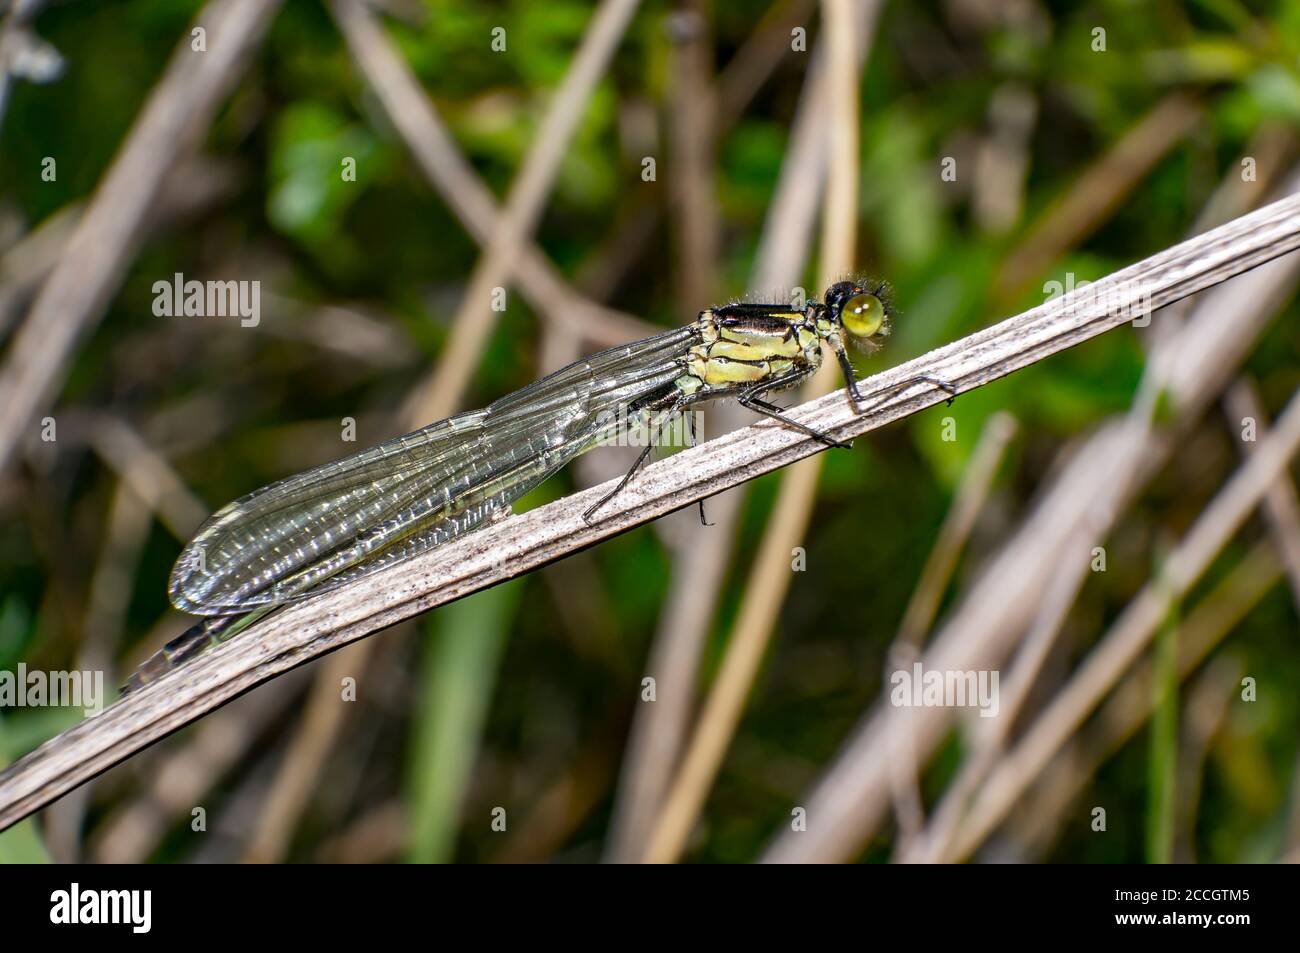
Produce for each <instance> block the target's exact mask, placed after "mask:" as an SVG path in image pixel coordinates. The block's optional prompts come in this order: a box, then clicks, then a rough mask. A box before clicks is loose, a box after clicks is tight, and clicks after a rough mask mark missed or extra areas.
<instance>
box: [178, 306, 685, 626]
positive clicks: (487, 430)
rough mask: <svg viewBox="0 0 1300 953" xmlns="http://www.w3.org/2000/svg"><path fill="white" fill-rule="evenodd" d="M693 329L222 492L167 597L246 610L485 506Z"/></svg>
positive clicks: (567, 454) (499, 501)
mask: <svg viewBox="0 0 1300 953" xmlns="http://www.w3.org/2000/svg"><path fill="white" fill-rule="evenodd" d="M698 338H699V330H698V328H697V327H695V326H689V327H686V328H681V329H678V330H675V331H667V332H664V333H663V334H658V335H655V336H654V337H650V338H646V339H645V340H642V341H636V342H634V343H632V344H627V345H624V346H621V347H617V348H611V349H610V350H608V351H602V352H600V353H599V354H594V355H592V356H591V357H589V358H586V359H584V360H581V361H577V362H575V363H573V364H570V365H569V366H568V367H565V368H563V369H561V370H559V371H556V372H555V373H554V374H551V375H549V376H547V377H544V378H542V379H541V380H539V381H537V382H535V383H533V384H530V385H529V386H527V387H525V388H523V389H521V390H518V391H515V392H514V393H513V394H509V395H507V396H505V397H503V398H501V399H500V400H498V401H496V402H495V403H493V404H491V405H489V406H488V407H487V408H485V409H483V410H476V411H472V412H469V413H464V414H458V415H456V416H454V417H448V418H447V419H446V420H440V421H438V422H437V423H433V424H430V425H429V426H427V427H424V428H422V429H420V430H417V431H415V432H413V433H409V434H406V435H404V436H401V437H397V438H395V439H393V440H390V441H388V442H386V443H383V444H380V445H379V446H377V447H372V448H370V449H368V450H363V451H361V452H359V453H356V454H353V455H352V456H350V457H345V458H343V459H342V460H337V461H335V462H333V463H327V464H324V465H322V466H319V467H315V468H313V469H311V470H307V471H305V472H303V473H300V474H297V475H296V476H292V477H289V478H287V479H285V480H281V481H279V482H277V483H273V484H271V485H270V486H266V487H263V488H262V489H260V490H257V491H256V492H254V493H251V494H249V495H248V496H245V497H243V498H242V499H239V500H236V501H235V502H233V503H230V504H228V505H227V506H225V507H223V508H222V509H220V510H219V511H217V512H216V513H215V514H213V516H212V517H211V518H210V519H209V520H208V521H207V522H206V523H205V524H204V525H203V526H202V527H201V528H200V530H199V533H198V535H197V536H196V537H195V538H194V540H193V541H191V542H190V544H189V545H188V546H186V547H185V550H184V551H183V552H182V553H181V555H180V558H179V559H178V560H177V561H176V566H175V568H174V569H173V570H172V576H171V582H170V585H169V588H168V591H169V594H170V597H171V601H172V604H173V605H175V606H176V607H177V608H178V609H181V610H183V611H185V612H190V613H193V614H195V615H220V614H225V613H233V612H244V611H247V610H249V609H252V608H254V607H257V606H266V605H276V604H278V603H282V602H287V601H290V600H292V599H297V598H301V597H303V596H306V595H315V594H316V593H318V592H323V591H326V590H328V589H333V588H337V587H338V586H340V585H343V584H345V583H348V582H351V581H353V580H354V579H357V578H360V577H361V576H365V575H369V574H370V573H372V572H377V571H378V570H380V569H383V568H384V567H386V566H390V565H393V564H394V563H396V562H400V561H401V560H404V559H409V558H410V557H411V556H414V555H416V554H417V553H420V552H424V551H425V550H428V549H430V548H432V547H434V546H437V545H439V544H441V543H443V542H446V541H447V540H449V539H453V538H455V537H456V536H460V535H462V534H464V533H466V532H469V531H470V530H472V529H474V528H476V527H478V526H480V525H482V524H483V523H484V522H485V521H488V520H490V519H492V517H493V514H494V513H496V512H499V511H501V510H502V509H503V508H505V507H508V506H509V505H510V503H512V502H513V501H514V500H517V499H519V498H520V497H521V496H523V495H524V494H525V493H527V492H528V491H529V490H531V489H532V488H533V487H535V486H537V485H538V484H539V483H541V482H542V481H543V480H545V479H546V478H547V477H548V476H550V475H551V474H553V473H554V472H555V471H556V470H558V469H559V468H560V467H562V466H564V465H565V464H566V463H567V462H569V461H570V460H571V459H573V458H574V457H575V456H577V455H578V454H580V453H583V452H585V451H586V450H588V449H589V448H590V447H592V446H593V445H595V444H596V443H597V442H598V441H599V440H600V438H601V437H602V436H603V435H604V433H605V432H607V431H608V430H609V428H610V427H611V426H613V425H615V422H616V419H617V415H618V412H619V411H620V409H621V408H624V407H628V406H630V405H634V404H635V403H636V402H637V401H639V400H643V399H645V398H646V397H648V396H650V395H653V394H655V393H656V392H658V391H661V390H663V389H664V388H666V387H669V386H670V385H671V384H672V381H673V380H674V379H675V378H676V377H677V375H678V374H680V373H681V368H682V358H683V357H685V356H686V353H687V351H688V350H689V348H690V346H691V345H692V344H693V343H695V341H696V340H698Z"/></svg>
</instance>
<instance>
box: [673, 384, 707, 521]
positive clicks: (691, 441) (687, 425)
mask: <svg viewBox="0 0 1300 953" xmlns="http://www.w3.org/2000/svg"><path fill="white" fill-rule="evenodd" d="M681 414H682V433H683V435H685V437H686V446H688V447H693V446H695V424H694V423H693V422H692V420H691V412H690V411H689V410H683V411H682V412H681ZM699 506H700V525H701V526H712V525H713V524H712V523H710V522H709V518H708V517H707V516H705V515H704V501H703V500H700V501H699Z"/></svg>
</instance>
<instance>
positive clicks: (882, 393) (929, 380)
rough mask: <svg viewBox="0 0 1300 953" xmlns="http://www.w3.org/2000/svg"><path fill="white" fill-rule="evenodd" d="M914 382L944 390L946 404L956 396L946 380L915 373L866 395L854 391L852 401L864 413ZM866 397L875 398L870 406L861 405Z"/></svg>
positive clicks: (896, 394) (955, 389)
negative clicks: (946, 397)
mask: <svg viewBox="0 0 1300 953" xmlns="http://www.w3.org/2000/svg"><path fill="white" fill-rule="evenodd" d="M914 384H930V385H931V386H933V387H937V388H939V389H940V390H941V391H944V392H945V393H946V394H948V399H947V400H946V401H945V402H944V403H946V404H951V403H952V402H953V400H955V399H956V397H957V388H956V387H955V386H954V385H953V384H951V383H949V382H948V381H945V380H943V379H942V378H938V377H934V376H932V375H930V374H917V375H916V376H915V377H909V378H907V380H903V381H899V382H898V383H897V384H891V385H890V386H888V387H885V388H882V389H880V390H878V391H873V392H872V393H871V394H869V395H867V397H863V396H862V395H861V394H856V393H855V394H854V395H853V402H854V403H855V404H857V405H858V413H866V412H867V411H871V410H875V409H876V408H878V407H880V406H881V405H882V404H885V403H887V402H888V401H889V400H890V398H893V397H897V396H898V395H899V394H901V393H902V392H903V391H905V390H907V389H908V388H909V387H911V386H912V385H914ZM855 389H856V388H855ZM868 398H876V400H875V402H874V403H873V404H872V405H871V406H870V407H863V406H862V404H863V403H864V402H865V401H866V400H867V399H868Z"/></svg>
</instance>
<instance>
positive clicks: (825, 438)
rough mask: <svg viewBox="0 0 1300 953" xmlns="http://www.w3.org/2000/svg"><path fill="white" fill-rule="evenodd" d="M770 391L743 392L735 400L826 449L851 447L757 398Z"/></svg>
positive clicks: (767, 388)
mask: <svg viewBox="0 0 1300 953" xmlns="http://www.w3.org/2000/svg"><path fill="white" fill-rule="evenodd" d="M770 389H771V388H769V387H764V388H763V389H761V390H755V391H745V392H744V393H742V394H741V395H740V397H738V398H737V400H739V402H740V405H741V406H742V407H748V408H749V409H750V410H752V411H754V412H755V413H759V414H762V415H763V416H765V417H771V418H772V419H773V420H779V421H781V423H783V424H785V425H786V426H787V427H793V428H794V429H795V430H798V431H800V432H801V433H805V434H807V435H808V436H810V437H812V438H813V439H814V440H818V441H821V442H822V443H824V444H826V446H828V447H851V446H853V444H852V442H845V441H843V440H836V439H835V438H834V437H832V436H831V435H830V434H828V433H822V432H821V431H820V430H817V429H815V428H813V427H809V426H808V425H807V424H801V423H799V421H797V420H794V419H792V418H790V417H787V416H786V415H785V411H784V408H782V407H778V406H776V404H771V403H768V402H767V401H765V400H763V399H762V398H761V397H760V396H759V395H760V394H764V393H766V392H767V391H768V390H770Z"/></svg>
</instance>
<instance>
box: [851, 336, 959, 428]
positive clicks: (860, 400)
mask: <svg viewBox="0 0 1300 953" xmlns="http://www.w3.org/2000/svg"><path fill="white" fill-rule="evenodd" d="M835 358H836V360H838V361H839V362H840V371H841V372H842V373H843V374H844V383H845V384H846V385H847V386H848V389H849V396H850V397H852V398H853V403H854V404H855V405H856V406H857V409H858V413H860V414H861V413H866V412H867V411H869V410H875V409H876V408H877V407H879V406H880V405H881V404H883V403H885V401H887V400H889V398H890V397H894V396H896V395H898V394H901V393H902V392H903V391H905V390H907V389H908V388H909V387H911V386H912V385H913V384H931V385H933V386H935V387H937V388H939V389H940V390H941V391H944V392H945V393H947V394H948V400H947V403H949V404H951V403H952V402H953V400H954V399H955V398H956V397H957V388H956V387H954V386H953V385H952V384H951V383H949V382H948V381H945V380H943V379H941V378H938V377H934V376H932V375H930V374H917V375H916V376H915V377H909V378H908V379H907V380H904V381H899V382H898V383H897V384H893V385H891V386H889V387H886V388H884V389H882V390H878V391H874V392H873V393H872V394H870V395H869V396H871V397H875V398H878V399H877V400H876V402H875V403H874V404H872V405H871V406H870V407H863V406H862V405H863V404H864V403H866V401H867V398H866V397H863V396H862V392H861V391H860V390H858V381H857V375H856V374H855V373H854V370H853V363H852V362H851V361H850V360H849V355H848V354H847V353H846V352H845V351H844V348H843V346H840V347H838V348H836V349H835Z"/></svg>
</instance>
